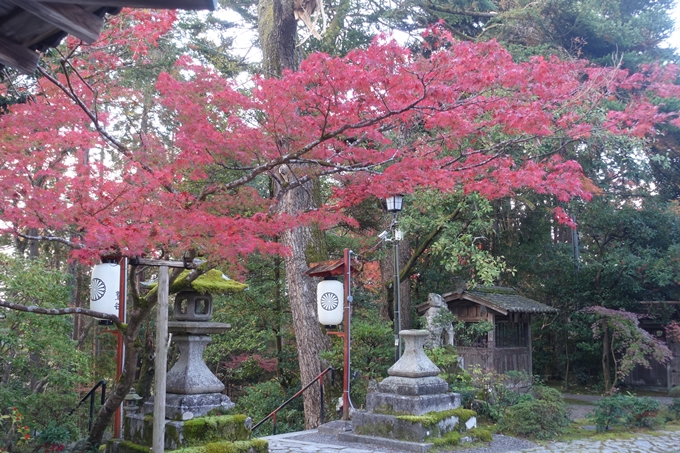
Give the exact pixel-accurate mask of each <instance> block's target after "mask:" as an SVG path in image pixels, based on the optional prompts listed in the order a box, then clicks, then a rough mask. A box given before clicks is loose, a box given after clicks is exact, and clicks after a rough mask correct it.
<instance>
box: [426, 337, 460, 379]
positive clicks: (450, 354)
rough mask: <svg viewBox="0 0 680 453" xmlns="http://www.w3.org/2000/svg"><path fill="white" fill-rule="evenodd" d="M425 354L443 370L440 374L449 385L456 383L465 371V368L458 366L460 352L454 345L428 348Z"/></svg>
mask: <svg viewBox="0 0 680 453" xmlns="http://www.w3.org/2000/svg"><path fill="white" fill-rule="evenodd" d="M425 354H427V356H428V357H429V358H430V360H432V363H434V364H435V365H437V367H438V368H439V370H440V371H441V372H440V373H439V375H438V376H439V377H440V378H442V379H444V380H445V381H446V382H448V383H449V385H451V384H454V383H456V381H457V380H458V376H459V375H460V374H461V373H463V370H462V369H461V368H460V366H458V354H457V353H456V348H454V347H453V346H444V347H441V348H433V349H427V350H426V351H425Z"/></svg>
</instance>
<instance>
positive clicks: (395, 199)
mask: <svg viewBox="0 0 680 453" xmlns="http://www.w3.org/2000/svg"><path fill="white" fill-rule="evenodd" d="M403 201H404V196H403V195H399V194H397V195H392V196H390V197H387V198H385V204H387V212H399V211H401V208H402V203H403Z"/></svg>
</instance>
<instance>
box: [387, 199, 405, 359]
mask: <svg viewBox="0 0 680 453" xmlns="http://www.w3.org/2000/svg"><path fill="white" fill-rule="evenodd" d="M403 201H404V197H403V196H402V195H392V196H391V197H387V198H386V199H385V203H386V205H387V212H391V213H392V225H391V229H392V239H393V241H394V302H393V303H394V349H395V352H394V360H395V362H396V361H397V360H399V359H400V358H401V337H400V336H399V331H400V330H401V314H400V312H399V305H401V291H400V289H399V286H400V284H401V282H400V280H399V241H400V240H401V239H402V234H401V231H399V229H398V228H397V226H398V223H397V214H398V213H399V211H401V208H402V203H403Z"/></svg>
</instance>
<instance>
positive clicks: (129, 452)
mask: <svg viewBox="0 0 680 453" xmlns="http://www.w3.org/2000/svg"><path fill="white" fill-rule="evenodd" d="M118 453H149V447H147V446H144V445H139V444H136V443H134V442H129V441H127V440H126V441H123V442H120V443H119V444H118Z"/></svg>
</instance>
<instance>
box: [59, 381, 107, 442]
mask: <svg viewBox="0 0 680 453" xmlns="http://www.w3.org/2000/svg"><path fill="white" fill-rule="evenodd" d="M99 387H101V388H102V402H101V404H104V402H105V401H106V381H105V380H104V379H102V380H101V381H99V382H97V383H96V384H95V385H94V387H92V388H91V389H90V391H89V392H87V395H85V396H84V397H83V399H81V400H80V402H79V403H78V405H77V406H76V407H74V408H73V409H71V412H69V413H68V415H71V414H73V413H74V412H75V411H76V409H78V408H79V407H80V406H82V405H83V403H84V402H85V400H87V399H88V398H90V422H89V424H88V425H87V426H88V428H87V430H88V431H92V420H94V392H96V391H97V389H98V388H99Z"/></svg>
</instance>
